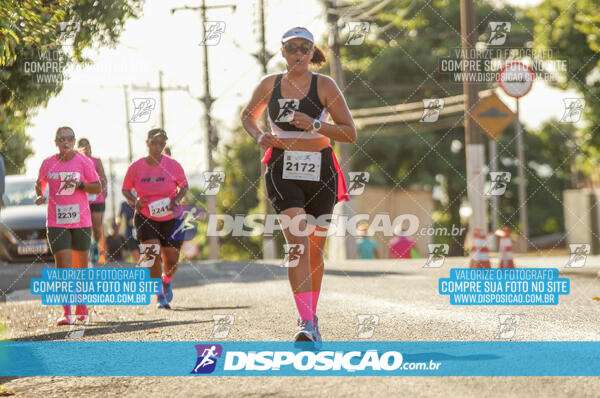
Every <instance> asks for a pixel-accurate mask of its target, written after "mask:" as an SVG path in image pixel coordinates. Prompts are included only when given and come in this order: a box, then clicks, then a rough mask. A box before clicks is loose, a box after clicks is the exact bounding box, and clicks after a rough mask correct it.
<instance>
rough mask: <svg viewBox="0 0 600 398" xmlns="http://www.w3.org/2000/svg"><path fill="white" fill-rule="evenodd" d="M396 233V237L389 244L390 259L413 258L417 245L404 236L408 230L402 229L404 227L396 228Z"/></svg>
mask: <svg viewBox="0 0 600 398" xmlns="http://www.w3.org/2000/svg"><path fill="white" fill-rule="evenodd" d="M394 233H395V234H396V236H395V237H394V238H392V240H390V243H389V245H390V246H389V255H390V258H412V257H413V256H414V253H415V250H414V248H415V246H416V245H417V244H416V243H415V241H414V240H412V239H410V238H407V237H406V236H404V235H405V233H406V229H404V228H402V225H398V226H396V230H395V231H394Z"/></svg>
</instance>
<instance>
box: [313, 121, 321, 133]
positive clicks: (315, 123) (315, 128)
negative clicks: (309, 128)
mask: <svg viewBox="0 0 600 398" xmlns="http://www.w3.org/2000/svg"><path fill="white" fill-rule="evenodd" d="M320 129H321V121H320V120H319V119H313V131H319V130H320Z"/></svg>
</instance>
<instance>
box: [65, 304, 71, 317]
mask: <svg viewBox="0 0 600 398" xmlns="http://www.w3.org/2000/svg"><path fill="white" fill-rule="evenodd" d="M63 315H71V306H70V305H63Z"/></svg>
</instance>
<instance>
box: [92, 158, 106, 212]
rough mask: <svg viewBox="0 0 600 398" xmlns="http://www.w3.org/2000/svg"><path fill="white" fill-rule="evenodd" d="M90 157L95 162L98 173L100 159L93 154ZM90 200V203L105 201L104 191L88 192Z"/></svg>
mask: <svg viewBox="0 0 600 398" xmlns="http://www.w3.org/2000/svg"><path fill="white" fill-rule="evenodd" d="M88 159H90V160H91V161H92V163H93V164H94V170H96V173H97V172H98V161H99V160H100V159H98V158H95V157H93V156H90V157H89V158H88ZM98 176H100V174H98ZM88 200H89V201H90V203H104V195H103V194H102V192H100V193H99V194H91V193H88Z"/></svg>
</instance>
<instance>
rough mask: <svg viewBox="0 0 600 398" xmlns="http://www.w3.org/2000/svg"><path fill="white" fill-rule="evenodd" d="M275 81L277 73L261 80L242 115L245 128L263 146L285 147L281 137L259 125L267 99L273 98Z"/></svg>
mask: <svg viewBox="0 0 600 398" xmlns="http://www.w3.org/2000/svg"><path fill="white" fill-rule="evenodd" d="M274 81H275V75H271V76H266V77H264V78H263V79H262V80H261V81H260V83H259V84H258V86H257V87H256V89H254V92H253V93H252V98H250V101H249V102H248V105H246V107H245V108H244V110H243V111H242V115H241V119H242V126H243V127H244V130H246V132H247V133H248V134H249V135H250V136H251V137H252V138H254V139H255V140H256V141H257V142H258V143H259V144H260V145H261V146H263V147H269V146H278V147H283V144H282V143H281V142H280V141H279V139H277V138H276V137H274V136H273V135H271V134H269V133H263V132H262V131H261V130H260V128H259V127H258V119H259V118H260V116H261V115H262V113H263V112H264V111H265V108H266V107H267V101H268V100H269V99H270V98H271V89H272V88H273V84H274Z"/></svg>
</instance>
